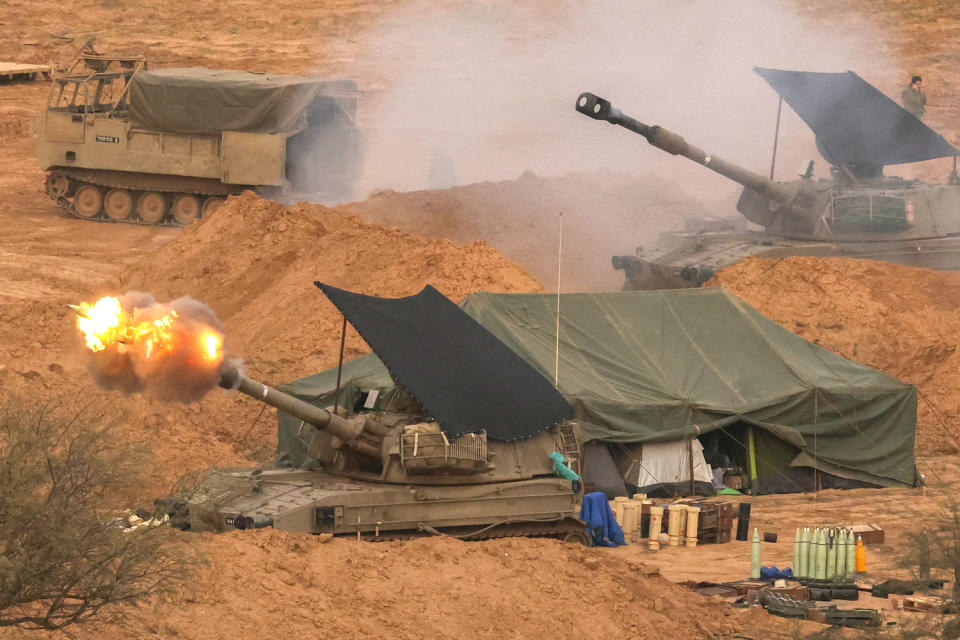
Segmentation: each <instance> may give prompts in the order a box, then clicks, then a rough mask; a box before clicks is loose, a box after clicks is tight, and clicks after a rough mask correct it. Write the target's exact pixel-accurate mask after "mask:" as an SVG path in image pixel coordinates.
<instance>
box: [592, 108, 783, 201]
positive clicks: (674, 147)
mask: <svg viewBox="0 0 960 640" xmlns="http://www.w3.org/2000/svg"><path fill="white" fill-rule="evenodd" d="M577 111H579V112H580V113H582V114H584V115H585V116H589V117H591V118H593V119H594V120H606V121H607V122H609V123H610V124H617V125H620V126H621V127H623V128H625V129H629V130H630V131H633V132H634V133H639V134H640V135H642V136H643V137H644V138H646V139H647V142H649V143H650V144H652V145H653V146H655V147H657V148H658V149H662V150H663V151H666V152H667V153H669V154H672V155H675V156H677V155H680V156H683V157H685V158H689V159H690V160H693V161H694V162H696V163H697V164H700V165H703V166H704V167H706V168H708V169H710V170H712V171H715V172H716V173H719V174H720V175H722V176H724V177H725V178H729V179H730V180H733V181H734V182H737V183H739V184H742V185H743V186H744V187H747V188H748V189H752V190H753V191H756V192H757V193H759V194H761V195H763V196H766V197H767V198H770V199H771V200H776V201H777V202H780V203H783V204H788V203H790V201H791V200H792V199H793V197H794V193H793V192H792V191H791V190H790V189H788V188H786V187H784V186H783V185H781V184H779V183H777V182H774V181H773V180H770V179H768V178H765V177H763V176H762V175H760V174H758V173H754V172H753V171H750V170H749V169H744V168H743V167H741V166H739V165H736V164H734V163H732V162H729V161H727V160H724V159H723V158H720V157H717V156H715V155H712V154H709V153H707V152H706V151H704V150H703V149H699V148H697V147H694V146H693V145H691V144H688V143H687V141H686V140H684V139H683V137H682V136H680V135H678V134H676V133H674V132H672V131H670V130H669V129H664V128H663V127H660V126H656V125H648V124H644V123H642V122H640V121H639V120H635V119H633V118H631V117H630V116H628V115H624V114H623V113H622V112H621V111H620V110H619V109H615V108H614V107H613V105H612V104H610V101H609V100H604V99H603V98H601V97H599V96H597V95H594V94H592V93H589V92H584V93H581V94H580V95H579V96H578V97H577Z"/></svg>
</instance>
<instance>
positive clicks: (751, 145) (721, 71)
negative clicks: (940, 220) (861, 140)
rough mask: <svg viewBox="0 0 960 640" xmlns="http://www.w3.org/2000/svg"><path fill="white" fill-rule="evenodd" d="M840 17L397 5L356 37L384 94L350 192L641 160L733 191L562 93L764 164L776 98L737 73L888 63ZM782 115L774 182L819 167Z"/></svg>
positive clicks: (702, 186)
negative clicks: (601, 100)
mask: <svg viewBox="0 0 960 640" xmlns="http://www.w3.org/2000/svg"><path fill="white" fill-rule="evenodd" d="M531 5H532V6H531ZM431 6H432V7H434V6H435V5H431ZM548 7H549V8H548ZM850 26H851V25H850V24H845V25H843V27H842V28H840V27H831V26H830V25H829V24H828V23H827V22H826V21H822V22H820V23H819V24H818V25H816V26H814V25H813V24H811V23H809V22H803V21H802V20H801V19H800V18H799V17H798V16H797V14H796V13H795V12H794V11H793V10H792V9H791V8H789V7H788V6H787V5H785V4H782V3H780V2H775V1H770V0H728V1H726V2H713V1H712V0H688V1H677V0H646V1H644V2H632V3H625V2H619V1H617V0H586V1H583V0H568V1H566V2H556V3H543V4H541V3H506V2H484V3H479V4H478V3H462V4H460V3H448V4H447V5H445V7H441V8H433V9H431V10H430V11H429V12H428V11H425V10H424V8H423V7H422V6H414V7H411V8H407V9H402V10H399V11H398V12H397V13H394V14H391V15H389V16H388V17H387V18H386V19H385V20H384V21H383V23H382V24H381V25H380V26H379V27H378V28H377V29H375V30H373V31H372V32H371V33H370V36H369V38H370V41H369V46H368V49H370V50H371V51H374V52H376V53H375V56H376V60H377V62H376V64H377V65H379V69H378V71H379V73H380V74H381V77H382V78H383V83H384V85H385V87H386V91H385V94H384V95H383V97H382V98H381V99H376V100H375V102H374V104H373V105H369V104H368V105H366V112H365V117H364V118H363V120H364V125H365V129H366V130H367V131H368V141H369V144H368V153H367V156H368V157H367V166H366V173H365V178H364V186H365V187H366V188H367V189H373V188H390V189H396V190H412V189H421V188H429V187H444V186H448V184H446V183H450V182H456V183H458V184H466V183H472V182H479V181H483V180H502V179H512V178H515V177H517V176H519V175H520V174H521V173H523V172H524V171H527V170H530V171H533V172H534V173H537V174H539V175H562V174H564V173H566V172H570V171H577V172H583V171H591V170H597V169H618V170H622V171H629V172H636V173H640V172H645V171H651V170H655V171H657V172H658V173H660V174H662V175H663V176H665V177H672V178H674V179H678V180H680V181H682V182H684V183H687V184H688V185H690V188H695V189H697V190H700V191H701V192H702V193H710V194H716V195H723V194H725V193H729V192H731V191H733V190H736V189H737V187H736V186H731V185H730V183H728V182H727V181H726V180H725V179H723V178H720V177H718V176H713V175H712V174H710V173H709V172H707V171H704V170H703V169H702V168H699V167H695V166H688V162H687V161H685V160H682V159H678V158H673V157H669V156H667V155H665V154H664V153H663V152H661V151H658V150H655V149H652V148H648V147H647V146H646V143H645V142H644V141H643V140H642V139H641V138H639V137H631V134H629V133H628V132H626V131H624V130H622V129H616V128H614V127H611V126H609V125H605V124H601V123H597V122H592V121H590V120H588V119H587V118H585V117H584V116H582V115H579V114H576V113H575V112H574V109H573V105H574V100H575V98H576V96H577V95H578V94H579V93H580V92H581V91H592V92H594V93H597V94H598V95H600V96H602V97H605V98H607V99H609V100H611V101H612V102H613V104H614V106H616V107H618V108H620V109H621V110H622V111H624V112H625V113H627V114H629V115H632V116H634V117H635V118H637V119H639V120H641V121H643V122H646V123H648V124H659V125H662V126H665V127H667V128H669V129H672V130H674V131H676V132H677V133H680V134H681V135H683V136H684V137H686V138H687V140H688V141H689V142H691V143H692V144H695V145H697V146H700V147H702V148H704V149H706V150H707V151H708V152H711V153H715V154H717V155H720V156H723V157H725V158H727V159H729V160H732V161H734V162H738V163H741V164H743V165H745V166H747V167H748V168H750V169H753V170H755V171H758V172H760V173H767V171H768V170H769V165H770V158H771V148H772V139H773V132H774V126H775V121H776V111H777V100H778V97H777V95H776V94H775V93H774V92H773V90H772V89H771V88H770V87H769V86H768V85H767V84H766V83H765V82H764V81H763V80H762V79H761V78H760V77H759V76H757V75H756V74H754V73H753V71H752V69H753V67H754V66H764V67H774V68H786V69H797V70H809V71H845V70H846V69H854V70H856V71H858V72H859V73H860V74H861V75H863V76H864V77H866V78H868V79H869V78H870V72H871V70H873V69H878V68H879V69H884V70H886V72H889V70H890V69H893V68H896V66H897V65H896V64H895V62H893V61H890V60H885V59H883V56H882V55H881V54H879V53H878V51H877V47H876V42H877V38H876V36H875V35H873V34H871V33H870V29H869V25H866V24H859V25H858V26H859V27H860V28H859V29H856V28H850ZM360 68H361V69H369V61H365V62H363V63H361V65H360ZM784 112H785V114H784V118H783V122H782V125H781V140H780V142H781V144H780V150H781V151H780V154H779V158H778V163H777V166H778V168H779V171H778V178H782V179H791V178H793V177H795V176H796V174H797V173H801V172H802V171H803V169H804V168H805V166H806V163H807V161H808V160H809V159H814V158H815V159H817V161H818V167H819V169H820V170H821V171H822V172H823V173H825V172H826V166H825V163H823V162H822V161H820V158H819V155H818V154H817V152H816V148H815V145H814V143H813V136H812V134H810V132H809V131H808V130H807V128H806V126H805V125H804V124H803V123H802V122H801V121H800V120H799V118H797V117H796V116H795V115H794V114H793V113H792V112H791V111H790V110H789V107H785V109H784ZM431 182H432V183H431Z"/></svg>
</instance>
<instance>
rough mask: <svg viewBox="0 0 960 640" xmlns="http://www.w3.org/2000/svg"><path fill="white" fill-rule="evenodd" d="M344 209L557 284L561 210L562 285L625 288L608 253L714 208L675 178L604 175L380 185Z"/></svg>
mask: <svg viewBox="0 0 960 640" xmlns="http://www.w3.org/2000/svg"><path fill="white" fill-rule="evenodd" d="M729 209H730V210H731V211H732V210H733V207H732V206H731V207H729ZM337 210H338V211H343V212H345V213H351V214H355V215H358V216H360V217H362V218H364V219H366V220H372V221H375V222H379V223H381V224H387V225H391V226H398V227H400V228H402V229H405V230H407V231H411V232H413V233H417V234H420V235H426V236H429V237H445V238H449V239H451V240H455V241H457V242H474V241H478V240H482V241H486V242H489V243H490V244H491V245H492V246H494V247H496V248H497V250H498V251H500V252H501V253H503V255H505V256H506V257H508V258H510V259H511V260H516V261H518V262H520V263H522V264H523V265H524V266H525V267H526V268H527V269H529V270H530V273H532V274H533V275H534V276H536V277H537V278H538V279H539V280H540V281H541V282H543V283H544V284H545V285H546V286H547V287H548V288H549V289H552V290H554V289H555V288H556V281H557V240H558V238H559V228H560V222H559V214H560V213H563V230H564V231H563V276H562V278H563V284H562V288H563V290H564V291H596V290H611V289H619V288H620V286H621V285H622V284H623V274H622V273H620V272H616V271H614V270H613V268H612V267H611V266H610V258H611V256H613V255H614V254H632V253H633V252H634V251H635V249H636V247H637V245H643V244H646V243H650V242H653V241H654V240H655V239H656V237H657V234H658V233H659V232H661V231H666V230H670V229H677V228H681V227H682V226H683V222H682V221H683V219H684V218H689V217H693V216H706V215H708V212H707V210H706V208H705V206H704V205H703V204H702V203H700V202H698V201H697V200H694V199H693V198H691V197H690V196H688V195H687V194H686V193H685V192H684V190H683V189H681V188H680V186H679V185H678V184H677V183H675V182H672V181H669V180H665V179H663V178H660V177H657V176H655V175H652V174H648V175H645V176H641V177H637V176H630V175H625V174H617V173H607V172H598V173H590V174H573V173H571V174H567V175H565V176H562V177H551V178H543V177H540V176H536V175H534V174H532V173H525V174H524V175H523V176H521V177H520V178H518V179H516V180H507V181H503V182H481V183H477V184H471V185H466V186H461V187H453V188H451V189H444V190H436V191H409V192H394V191H378V192H374V193H373V194H371V196H370V198H368V199H367V200H364V201H363V202H357V203H352V204H348V205H343V206H341V207H338V208H337Z"/></svg>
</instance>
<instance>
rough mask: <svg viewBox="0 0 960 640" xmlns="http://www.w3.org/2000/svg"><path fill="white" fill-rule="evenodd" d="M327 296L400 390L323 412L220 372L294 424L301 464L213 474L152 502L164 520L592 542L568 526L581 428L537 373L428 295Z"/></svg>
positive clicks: (226, 526) (377, 534)
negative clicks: (400, 383) (388, 297)
mask: <svg viewBox="0 0 960 640" xmlns="http://www.w3.org/2000/svg"><path fill="white" fill-rule="evenodd" d="M324 291H326V292H327V294H328V296H329V297H330V298H331V300H333V301H334V303H335V304H337V306H338V307H340V308H341V310H343V311H344V313H345V315H346V316H347V317H348V318H349V319H350V321H351V322H352V323H353V324H354V326H355V327H357V328H358V330H359V331H361V332H362V335H364V336H365V339H366V340H367V342H368V343H370V344H371V346H374V345H376V346H374V350H375V351H376V352H377V353H378V355H379V356H380V357H382V358H383V359H384V362H389V363H390V368H391V371H392V372H394V375H395V377H396V378H397V379H398V380H399V379H402V380H404V381H405V383H406V384H405V385H404V386H403V387H402V390H401V389H396V388H395V389H393V390H392V391H390V392H389V393H386V394H384V395H385V396H386V397H379V393H378V391H377V390H372V391H370V392H368V393H365V394H364V396H363V397H362V398H360V399H359V401H358V402H356V403H350V404H349V406H346V407H344V406H339V407H337V406H336V405H334V406H332V407H329V408H328V409H324V408H320V407H318V406H314V405H312V404H310V403H308V402H305V401H303V400H300V399H299V398H296V397H294V396H292V395H289V394H286V393H283V392H281V391H278V390H276V389H273V388H270V387H268V386H266V385H263V384H261V383H259V382H256V381H254V380H252V379H250V378H248V377H246V376H244V375H243V374H242V373H241V372H240V371H239V370H238V369H236V368H235V367H233V366H228V367H227V368H225V370H224V371H223V373H222V376H221V379H220V386H222V387H224V388H227V389H235V390H237V391H239V392H240V393H244V394H246V395H248V396H250V397H253V398H255V399H256V400H259V401H261V402H264V403H266V404H267V405H270V406H273V407H276V408H277V409H278V411H279V412H282V413H283V414H285V415H287V416H293V417H294V418H295V419H296V420H298V421H299V422H300V426H299V430H298V431H299V436H298V437H299V439H300V441H301V442H302V444H303V446H304V447H305V449H306V455H307V457H308V459H309V464H307V465H300V466H299V467H298V468H269V469H243V470H236V469H233V470H230V469H227V470H218V471H214V472H212V473H211V474H210V475H209V476H208V477H207V478H206V479H205V480H204V481H203V482H202V483H201V484H200V485H199V486H198V487H197V488H196V489H195V490H193V491H190V492H188V493H184V494H181V495H177V496H172V497H170V498H165V499H163V500H160V501H158V504H159V505H160V506H161V508H162V509H163V510H164V511H165V512H166V513H167V514H168V515H170V517H171V524H172V525H173V526H178V527H181V528H184V529H189V530H192V531H224V530H230V529H250V528H258V527H266V526H272V527H275V528H278V529H285V530H289V531H298V532H304V533H331V534H335V535H337V534H350V535H356V536H358V537H362V538H367V539H376V540H380V539H387V538H392V537H409V536H415V535H431V534H432V535H435V534H440V533H442V534H446V535H454V536H457V537H461V538H464V539H480V538H490V537H499V536H515V535H524V536H549V537H558V538H562V539H565V540H568V541H577V542H583V543H587V542H588V541H589V537H588V534H587V533H586V529H585V526H584V524H583V523H582V522H581V521H579V520H578V519H577V518H576V513H577V509H578V506H579V502H580V497H581V494H582V487H581V483H580V481H579V476H578V473H577V472H578V470H579V467H580V462H581V459H582V456H581V454H582V438H581V435H580V429H579V427H578V425H577V424H576V423H574V422H571V421H569V420H568V419H567V418H568V417H569V415H570V412H571V409H570V406H569V405H568V404H567V402H566V400H565V399H564V398H563V396H562V395H560V393H559V392H558V391H557V390H556V389H555V388H554V387H553V386H552V385H551V384H550V383H549V382H548V381H547V380H546V379H545V378H543V377H542V376H541V375H540V374H539V373H537V372H536V371H535V370H534V369H533V368H532V367H530V365H528V364H526V362H524V361H523V360H522V359H521V358H520V357H519V356H517V355H516V354H515V353H513V352H512V351H511V350H510V349H509V348H508V347H507V346H506V345H504V344H503V343H501V342H500V341H499V340H497V339H496V338H495V337H494V336H493V335H492V334H490V333H489V332H488V331H487V330H486V329H484V328H483V327H481V326H480V325H479V324H477V323H476V322H474V321H473V320H471V319H470V318H469V317H468V316H467V315H466V314H465V313H463V312H462V311H461V310H460V309H459V308H458V307H457V306H456V305H454V304H453V303H452V302H450V301H449V300H447V299H446V298H444V296H443V295H442V294H440V293H439V292H437V291H436V290H435V289H432V288H430V287H428V288H427V289H425V290H424V291H423V292H421V293H420V294H418V295H417V296H413V297H411V298H402V299H399V300H384V299H378V298H372V297H369V296H361V295H359V294H352V293H350V292H344V291H340V290H338V289H334V288H332V287H325V288H324ZM371 310H372V311H371ZM384 311H389V313H386V314H384V313H383V312H384ZM416 317H423V318H434V319H436V318H438V317H439V318H440V319H441V321H439V322H424V323H411V322H409V320H410V319H412V318H416ZM398 319H399V320H398ZM441 345H443V346H445V347H446V348H444V349H442V350H438V349H437V348H438V347H440V346H441ZM464 362H469V363H470V366H469V367H465V366H464V365H463V363H464ZM493 372H496V374H497V375H492V373H493ZM512 385H518V389H515V390H514V391H513V392H512V393H511V392H510V390H509V389H510V387H511V386H512ZM491 393H493V394H497V397H492V396H491ZM426 406H429V407H430V409H429V410H428V409H426V408H425V407H426Z"/></svg>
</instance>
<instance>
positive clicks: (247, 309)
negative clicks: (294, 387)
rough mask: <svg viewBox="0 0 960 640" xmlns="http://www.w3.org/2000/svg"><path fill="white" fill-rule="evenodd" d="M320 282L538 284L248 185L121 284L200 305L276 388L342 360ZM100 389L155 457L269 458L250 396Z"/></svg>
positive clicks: (487, 256)
mask: <svg viewBox="0 0 960 640" xmlns="http://www.w3.org/2000/svg"><path fill="white" fill-rule="evenodd" d="M315 280H320V281H323V282H326V283H329V284H332V285H334V286H337V287H341V288H345V289H350V290H352V291H358V292H361V293H368V294H375V295H381V296H388V297H396V296H404V295H409V294H413V293H416V292H417V291H419V290H420V289H422V288H423V287H424V286H426V285H427V284H431V285H433V286H434V287H436V288H437V289H439V290H440V291H441V292H443V293H444V294H446V295H447V296H449V297H450V298H452V299H453V300H459V299H461V298H463V297H464V296H465V295H466V294H468V293H470V292H472V291H477V290H484V291H499V292H510V291H516V292H536V291H541V290H542V288H541V287H540V285H539V283H538V282H537V281H536V280H534V279H533V278H532V277H531V276H530V275H529V274H528V273H527V272H526V271H524V270H523V269H522V268H521V267H519V266H517V265H516V264H514V263H512V262H510V261H508V260H506V259H505V258H504V257H503V256H501V255H500V254H499V253H497V251H496V250H494V249H492V248H491V247H489V246H488V245H485V244H483V243H479V242H478V243H473V244H468V245H459V244H455V243H453V242H450V241H449V240H443V239H432V240H428V239H424V238H419V237H417V236H413V235H411V234H409V233H404V232H402V231H399V230H397V229H388V228H384V227H382V226H379V225H376V224H373V223H370V222H366V221H363V220H360V219H358V218H356V217H355V216H352V215H349V214H346V213H342V212H337V211H332V210H330V209H327V208H325V207H322V206H318V205H308V204H299V205H295V206H291V207H287V206H284V205H281V204H278V203H275V202H270V201H267V200H263V199H261V198H259V197H257V196H255V195H253V194H251V193H245V194H243V195H241V196H239V197H235V198H230V199H229V200H228V201H227V203H226V204H225V205H224V206H223V207H221V208H220V209H219V210H218V211H217V212H216V213H214V214H213V215H211V216H209V217H208V218H205V219H204V220H201V221H200V222H199V223H197V224H195V225H191V226H190V227H189V228H187V229H185V230H184V231H183V232H182V233H181V234H180V235H178V236H177V237H176V238H175V239H173V240H172V241H170V242H168V243H167V244H165V245H163V246H162V247H160V248H159V249H157V250H155V251H153V252H151V253H149V254H147V255H146V256H144V257H143V258H142V259H141V260H140V261H139V262H136V263H135V264H134V265H132V266H131V267H129V268H127V269H125V270H124V272H123V275H122V278H121V287H120V290H121V291H127V290H131V289H136V290H141V291H148V292H150V293H152V294H153V295H154V296H155V297H156V298H157V299H158V300H163V301H167V300H172V299H175V298H177V297H179V296H182V295H191V296H193V297H194V298H196V299H198V300H201V301H203V302H205V303H207V304H208V305H210V307H212V308H213V309H214V311H215V312H216V313H217V316H218V317H219V318H220V320H221V321H223V323H224V324H225V326H226V332H227V347H228V349H229V350H230V351H231V353H233V354H235V355H238V356H240V357H242V358H244V360H245V363H246V367H247V369H248V370H249V372H250V373H251V375H253V376H255V377H257V378H258V379H261V380H262V381H264V382H266V383H268V384H274V385H275V384H279V383H282V382H285V381H288V380H292V379H295V378H298V377H301V376H304V375H308V374H311V373H315V372H317V371H321V370H323V369H326V368H328V367H330V366H334V365H335V364H336V362H337V356H338V351H339V340H340V331H341V326H342V324H341V323H342V316H340V314H339V312H338V311H336V309H335V308H334V307H333V305H332V304H330V302H329V301H328V300H327V299H326V297H325V296H323V294H322V293H320V291H319V290H318V289H317V288H316V287H314V286H313V282H314V281H315ZM113 286H114V292H116V284H115V283H114V285H113ZM68 333H69V332H68ZM347 336H348V338H347V348H346V355H345V357H346V359H347V360H349V359H352V358H354V357H356V356H358V355H361V354H363V353H366V352H367V351H368V350H369V349H368V348H367V346H366V345H365V344H364V343H363V342H362V340H360V338H359V336H357V334H356V332H354V331H353V330H352V329H350V330H348V334H347ZM70 338H71V339H72V336H70ZM104 397H109V398H110V400H111V401H112V402H113V403H117V404H120V405H122V406H123V407H124V408H125V409H126V410H127V411H128V412H129V413H130V415H131V416H132V419H134V420H140V421H142V423H143V424H144V425H145V426H146V427H147V428H148V430H149V431H150V433H151V434H152V435H153V436H154V439H155V440H156V445H155V446H156V448H157V458H158V459H161V460H166V461H167V462H168V463H169V462H173V461H176V462H177V463H178V465H177V466H178V468H181V469H182V468H203V467H211V466H223V465H230V464H238V463H242V462H243V456H253V457H254V458H256V459H259V460H261V461H267V460H270V459H272V454H273V450H274V448H275V443H276V418H275V412H274V411H273V410H268V411H266V412H264V411H263V409H264V407H263V405H260V404H259V403H257V402H255V401H253V400H251V399H249V398H246V397H245V396H239V395H238V394H226V393H222V392H219V391H218V392H214V393H211V394H209V395H208V396H207V397H206V398H204V399H203V400H202V401H201V402H200V403H197V404H194V405H187V406H184V405H180V404H177V403H161V402H157V401H155V400H150V399H148V398H142V397H133V398H130V399H128V400H123V399H121V397H120V396H118V395H116V394H113V395H110V396H106V395H105V396H104ZM210 440H212V441H213V443H211V442H210ZM211 445H215V446H211Z"/></svg>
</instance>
